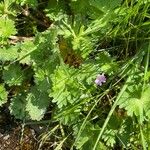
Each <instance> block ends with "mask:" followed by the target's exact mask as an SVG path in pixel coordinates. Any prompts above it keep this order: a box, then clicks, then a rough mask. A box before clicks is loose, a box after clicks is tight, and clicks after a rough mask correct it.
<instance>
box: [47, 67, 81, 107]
mask: <svg viewBox="0 0 150 150" xmlns="http://www.w3.org/2000/svg"><path fill="white" fill-rule="evenodd" d="M76 73H77V70H76V69H74V68H69V67H68V66H67V65H64V66H59V67H57V68H56V70H55V71H54V74H53V75H52V76H51V79H52V92H51V93H50V96H51V97H53V98H54V99H53V102H56V103H57V105H58V107H59V108H62V107H63V106H66V105H67V104H68V103H70V104H72V103H74V102H75V101H76V100H78V98H79V97H80V93H81V90H80V85H79V83H78V82H77V80H76V79H75V78H74V75H75V74H76Z"/></svg>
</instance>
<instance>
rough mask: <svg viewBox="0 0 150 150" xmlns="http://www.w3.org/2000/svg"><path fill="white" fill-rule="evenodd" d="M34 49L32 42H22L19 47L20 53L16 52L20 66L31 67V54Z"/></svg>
mask: <svg viewBox="0 0 150 150" xmlns="http://www.w3.org/2000/svg"><path fill="white" fill-rule="evenodd" d="M35 49H36V46H35V45H34V43H33V42H32V41H28V40H26V41H24V43H22V44H21V46H20V51H19V52H18V60H19V62H20V63H22V64H28V65H31V63H32V62H33V60H32V59H31V55H32V52H34V50H35Z"/></svg>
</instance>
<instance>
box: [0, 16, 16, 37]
mask: <svg viewBox="0 0 150 150" xmlns="http://www.w3.org/2000/svg"><path fill="white" fill-rule="evenodd" d="M0 20H1V21H0V35H1V36H2V38H8V37H9V36H11V35H14V34H16V33H17V31H16V28H15V22H14V21H12V20H10V19H8V18H6V17H0Z"/></svg>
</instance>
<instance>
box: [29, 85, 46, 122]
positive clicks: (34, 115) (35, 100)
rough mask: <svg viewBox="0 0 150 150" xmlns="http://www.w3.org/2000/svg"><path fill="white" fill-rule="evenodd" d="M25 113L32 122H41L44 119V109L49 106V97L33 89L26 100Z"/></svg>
mask: <svg viewBox="0 0 150 150" xmlns="http://www.w3.org/2000/svg"><path fill="white" fill-rule="evenodd" d="M26 101H27V104H26V111H27V112H28V114H29V116H30V118H31V119H32V120H38V121H39V120H41V119H42V118H43V117H44V114H45V112H46V108H47V107H48V105H49V97H48V94H47V93H44V92H40V91H38V90H37V88H36V87H35V88H33V89H32V90H31V92H30V93H28V95H27V98H26Z"/></svg>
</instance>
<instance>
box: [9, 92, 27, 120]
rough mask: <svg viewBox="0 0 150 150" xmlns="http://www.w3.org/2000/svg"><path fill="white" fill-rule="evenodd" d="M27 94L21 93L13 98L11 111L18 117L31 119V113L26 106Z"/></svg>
mask: <svg viewBox="0 0 150 150" xmlns="http://www.w3.org/2000/svg"><path fill="white" fill-rule="evenodd" d="M26 103H27V102H26V94H25V93H19V94H18V95H16V96H14V97H13V98H12V99H11V103H10V106H9V110H10V113H11V114H12V115H14V116H15V118H16V119H22V120H24V119H29V115H28V113H27V112H26V110H25V107H26Z"/></svg>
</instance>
